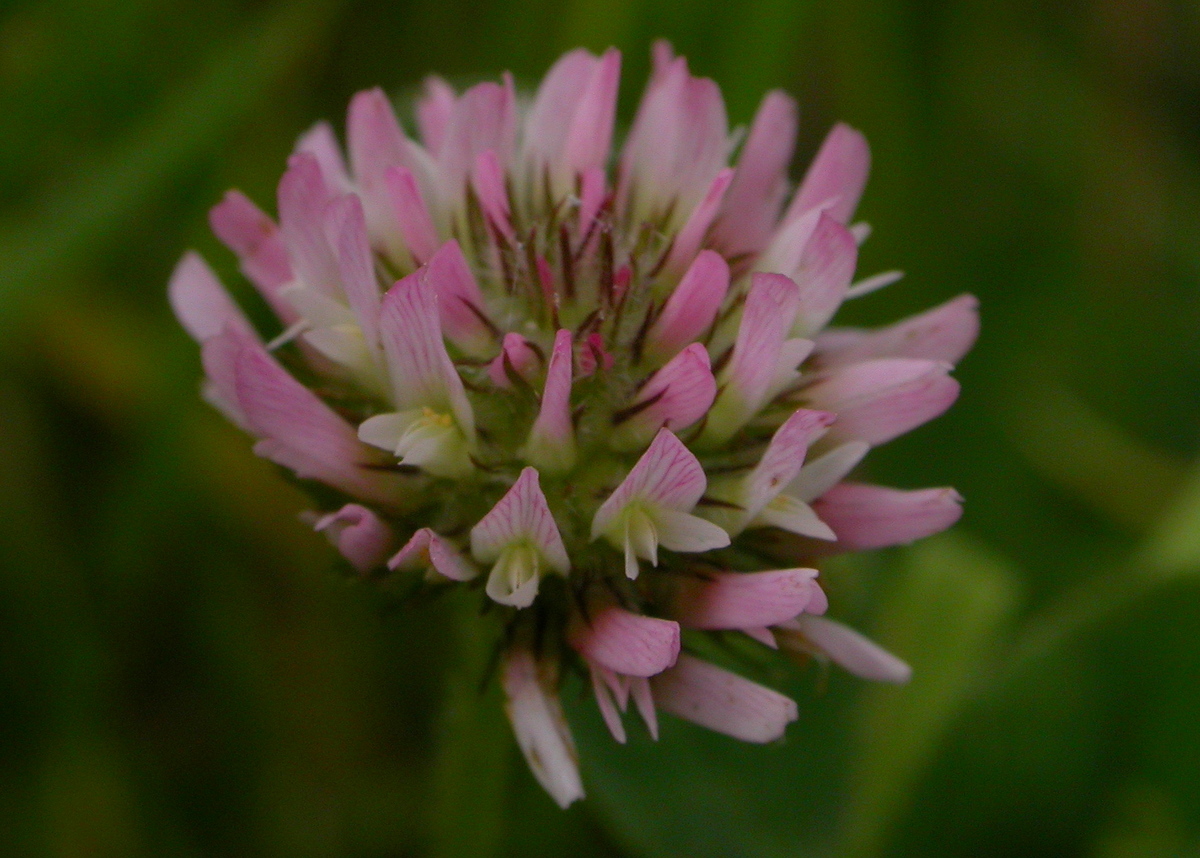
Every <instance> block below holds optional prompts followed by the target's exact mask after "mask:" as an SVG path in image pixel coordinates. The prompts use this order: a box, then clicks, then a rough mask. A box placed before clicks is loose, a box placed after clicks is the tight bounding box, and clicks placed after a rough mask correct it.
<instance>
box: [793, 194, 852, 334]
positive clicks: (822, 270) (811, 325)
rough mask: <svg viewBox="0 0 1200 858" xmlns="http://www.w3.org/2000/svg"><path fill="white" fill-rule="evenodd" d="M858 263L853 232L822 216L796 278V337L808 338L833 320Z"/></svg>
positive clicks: (809, 240) (801, 260)
mask: <svg viewBox="0 0 1200 858" xmlns="http://www.w3.org/2000/svg"><path fill="white" fill-rule="evenodd" d="M857 263H858V245H857V244H855V243H854V236H853V235H851V234H850V231H849V230H848V229H846V228H845V227H844V226H842V225H841V224H840V223H838V222H837V221H836V220H834V219H833V218H832V217H830V216H829V214H828V213H827V212H822V213H821V216H820V217H819V218H818V219H817V225H816V228H815V229H814V230H813V234H812V236H811V237H810V238H809V239H808V244H807V245H805V247H804V252H803V253H802V254H801V256H800V264H799V266H798V267H797V269H796V272H795V274H793V277H794V279H795V281H796V285H797V286H799V287H800V309H799V311H798V312H797V314H796V325H795V326H794V327H793V328H792V333H793V335H795V336H800V337H808V336H812V335H813V334H815V333H816V332H817V331H819V330H821V329H822V328H824V327H825V325H827V324H828V323H829V320H830V319H832V318H833V315H834V313H836V312H837V309H838V307H840V306H841V305H842V301H843V299H844V298H845V297H846V289H847V288H849V286H850V281H851V280H852V279H854V266H855V265H856V264H857Z"/></svg>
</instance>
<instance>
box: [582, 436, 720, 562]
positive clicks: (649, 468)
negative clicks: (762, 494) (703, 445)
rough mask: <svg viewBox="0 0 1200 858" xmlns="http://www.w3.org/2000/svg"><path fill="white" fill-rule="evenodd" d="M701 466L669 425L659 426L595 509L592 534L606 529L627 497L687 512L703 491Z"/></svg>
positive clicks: (704, 482) (705, 483)
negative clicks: (640, 454) (634, 460)
mask: <svg viewBox="0 0 1200 858" xmlns="http://www.w3.org/2000/svg"><path fill="white" fill-rule="evenodd" d="M707 485H708V481H707V479H706V478H705V476H704V469H703V468H702V467H701V466H700V462H699V460H697V459H696V457H695V456H694V455H692V452H691V451H690V450H688V448H687V447H685V446H683V442H682V441H680V440H679V439H678V438H676V437H675V436H674V435H673V434H671V431H670V430H669V429H660V430H658V434H657V435H655V436H654V441H653V442H652V443H651V444H650V446H649V448H647V450H646V452H645V453H643V454H642V457H641V458H640V459H638V462H637V464H636V465H634V466H633V470H631V471H630V472H629V474H628V476H626V477H625V480H624V481H623V482H622V483H621V485H619V486H617V488H616V490H615V491H614V492H613V493H612V494H611V495H609V497H608V500H606V501H605V502H604V503H603V504H602V505H601V507H600V509H598V510H596V516H595V518H593V519H592V538H593V539H595V538H596V537H597V536H599V535H600V534H601V533H603V532H604V531H606V530H607V529H608V527H609V525H611V524H612V523H613V521H614V520H615V519H616V517H617V516H618V515H619V514H620V513H621V511H622V510H624V509H625V507H626V506H628V505H629V503H630V502H631V501H634V500H642V501H650V502H651V503H655V504H660V505H662V506H664V507H667V508H668V509H674V510H678V511H680V512H687V511H688V510H690V509H691V508H692V507H694V506H695V505H696V502H697V501H698V500H700V497H701V496H702V495H703V494H704V489H705V486H707Z"/></svg>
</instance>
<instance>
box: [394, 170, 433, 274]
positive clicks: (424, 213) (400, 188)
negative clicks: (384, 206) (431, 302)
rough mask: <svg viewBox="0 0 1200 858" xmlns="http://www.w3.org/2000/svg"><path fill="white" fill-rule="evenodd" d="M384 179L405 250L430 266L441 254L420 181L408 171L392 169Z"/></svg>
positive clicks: (419, 261) (418, 260)
mask: <svg viewBox="0 0 1200 858" xmlns="http://www.w3.org/2000/svg"><path fill="white" fill-rule="evenodd" d="M383 177H384V179H383V180H384V184H385V186H386V187H387V192H388V198H389V199H390V200H391V204H392V209H393V211H394V212H395V215H396V219H397V221H398V222H399V230H400V234H401V236H402V237H403V238H404V244H405V246H406V247H407V248H408V250H409V252H410V253H411V254H412V255H413V258H414V259H415V260H416V261H417V262H418V263H424V262H428V261H429V258H430V257H431V256H433V254H434V253H436V252H437V248H438V233H437V228H436V227H434V225H433V218H432V217H431V216H430V214H429V206H428V205H426V203H425V197H424V196H423V195H422V194H421V188H420V187H419V186H418V185H417V180H416V177H415V176H413V173H412V171H411V170H408V169H405V168H404V167H392V168H389V169H388V170H387V171H386V172H385V173H384V174H383Z"/></svg>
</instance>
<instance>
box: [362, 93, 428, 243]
mask: <svg viewBox="0 0 1200 858" xmlns="http://www.w3.org/2000/svg"><path fill="white" fill-rule="evenodd" d="M346 143H347V148H348V149H349V151H350V165H351V167H352V168H353V170H354V180H355V182H356V183H357V185H358V190H359V193H360V194H362V198H363V208H364V210H365V211H366V216H367V225H368V227H369V229H370V234H371V238H372V241H373V243H374V244H375V246H376V247H379V248H380V249H381V250H383V251H384V252H386V253H388V255H389V256H391V257H393V258H398V257H400V258H402V254H401V252H400V245H399V244H398V242H397V240H396V239H397V238H398V237H400V238H405V236H404V235H403V233H404V230H399V231H400V233H401V234H400V236H397V231H398V229H397V226H398V225H397V223H396V220H397V210H396V209H397V207H395V206H394V205H393V202H392V199H391V194H390V190H389V188H388V185H387V181H386V176H387V173H388V171H390V170H394V169H400V168H411V161H412V153H411V147H412V143H410V142H409V140H408V138H406V137H405V136H404V132H403V131H402V130H400V123H399V122H398V121H397V120H396V113H395V111H394V110H393V109H392V103H391V101H389V100H388V97H387V96H386V95H385V94H384V92H383V90H382V89H379V88H378V87H376V88H375V89H368V90H364V91H362V92H359V93H357V94H356V95H355V96H354V97H353V98H352V99H350V109H349V113H348V115H347V118H346ZM418 196H419V194H418ZM426 216H428V215H426ZM403 244H404V245H408V242H407V240H405V241H404V242H403ZM425 259H428V257H424V258H422V259H421V260H420V261H421V262H423V261H425Z"/></svg>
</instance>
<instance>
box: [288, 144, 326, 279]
mask: <svg viewBox="0 0 1200 858" xmlns="http://www.w3.org/2000/svg"><path fill="white" fill-rule="evenodd" d="M332 198H333V193H332V192H331V191H330V189H329V186H328V185H327V184H326V183H325V180H324V178H323V177H322V173H321V167H320V166H319V165H318V163H317V159H316V157H315V156H313V155H312V154H311V153H308V152H297V153H296V154H295V155H292V157H291V158H290V159H289V161H288V169H287V172H286V173H284V174H283V178H282V179H280V180H279V231H280V236H281V237H282V239H283V243H284V246H285V247H287V251H288V257H289V258H290V259H291V262H292V266H293V270H294V271H295V273H296V277H297V278H299V280H300V281H301V282H302V283H303V284H304V285H305V286H307V287H308V288H310V289H315V290H318V291H320V292H324V293H325V294H327V295H331V296H339V295H341V291H342V290H341V287H340V285H339V284H338V271H337V263H336V261H335V260H334V255H333V250H332V248H330V246H329V241H328V239H327V238H326V237H325V207H326V206H327V205H328V204H329V202H330V200H331V199H332Z"/></svg>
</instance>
